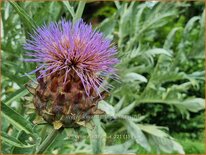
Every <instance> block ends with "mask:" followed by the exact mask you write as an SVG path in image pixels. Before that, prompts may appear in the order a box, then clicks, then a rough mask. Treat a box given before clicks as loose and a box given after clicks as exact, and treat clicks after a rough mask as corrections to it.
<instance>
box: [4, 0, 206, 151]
mask: <svg viewBox="0 0 206 155" xmlns="http://www.w3.org/2000/svg"><path fill="white" fill-rule="evenodd" d="M16 5H17V6H16ZM77 7H78V2H70V3H68V2H18V3H15V4H11V3H8V2H3V3H2V8H1V17H2V19H1V37H2V39H1V55H2V66H1V69H2V81H1V84H2V86H1V87H2V88H1V89H2V96H1V97H2V99H1V100H2V116H3V117H2V123H1V130H2V149H1V151H2V153H9V154H15V153H32V151H33V150H34V148H35V147H36V146H37V145H38V144H39V143H40V142H41V141H42V139H44V138H45V136H46V135H47V134H48V133H49V131H50V129H51V127H50V126H49V125H46V126H47V128H45V124H42V125H35V123H34V122H35V121H36V119H35V118H36V114H35V111H34V109H33V106H32V96H31V95H30V94H29V93H28V91H27V90H26V89H25V86H24V84H25V83H27V82H28V81H29V80H35V78H34V76H33V75H26V76H23V75H24V74H25V73H28V72H30V71H31V70H33V69H34V68H35V64H31V63H29V64H28V63H25V62H22V59H23V58H24V54H25V52H26V51H25V50H23V48H22V44H23V43H24V42H25V39H26V38H27V37H29V36H28V32H31V33H32V31H31V30H32V28H33V24H34V23H35V24H36V25H42V24H43V23H49V22H50V21H58V20H60V19H61V18H65V19H67V20H71V19H72V13H73V12H75V10H76V9H77ZM204 14H205V13H204V2H167V3H163V2H88V3H86V5H85V9H84V11H83V15H82V18H83V19H84V20H85V21H86V22H88V23H90V22H91V23H92V25H93V27H94V28H96V29H97V30H99V31H101V32H103V33H104V35H105V37H107V38H110V39H112V40H113V42H114V44H115V45H116V46H117V48H118V58H119V59H120V63H119V64H118V65H117V68H118V75H119V77H120V80H119V82H116V81H110V82H111V84H112V85H113V86H114V89H112V90H111V95H110V97H109V98H107V100H105V101H102V103H100V104H101V107H100V108H102V109H103V110H105V111H106V113H107V116H108V117H105V118H102V119H101V127H100V128H99V130H98V132H99V133H100V135H104V136H103V137H102V138H101V139H100V142H101V143H102V153H138V154H144V153H145V154H146V153H153V154H154V153H183V152H185V153H187V154H190V153H192V154H204V153H205V144H204V139H205V135H204V129H205V125H204V118H205V117H204V116H205V115H204V107H205V105H204V104H205V102H204V98H205V87H204V85H205V71H204V61H205V56H204V33H205V32H204V25H205V21H204V19H205V17H204ZM90 134H91V133H90ZM131 137H132V138H131ZM172 137H173V138H172ZM95 140H96V139H95V138H93V139H92V138H91V136H88V134H87V130H86V129H85V128H81V129H79V130H78V131H77V130H72V129H65V130H64V132H63V133H62V134H61V135H59V136H58V137H57V139H56V140H55V142H54V143H53V144H52V145H51V146H50V147H49V149H48V150H47V151H46V153H58V154H63V153H91V152H92V150H93V152H94V148H92V147H95V146H92V147H91V146H90V143H91V142H94V143H95ZM183 150H184V151H183Z"/></svg>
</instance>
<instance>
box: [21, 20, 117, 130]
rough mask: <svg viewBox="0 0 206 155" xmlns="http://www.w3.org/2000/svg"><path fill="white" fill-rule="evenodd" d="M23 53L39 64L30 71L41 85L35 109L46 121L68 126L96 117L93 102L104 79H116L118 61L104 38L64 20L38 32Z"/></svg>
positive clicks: (99, 93)
mask: <svg viewBox="0 0 206 155" xmlns="http://www.w3.org/2000/svg"><path fill="white" fill-rule="evenodd" d="M24 48H25V49H26V50H30V51H32V52H29V53H27V55H28V56H30V58H29V59H26V61H28V62H36V63H37V64H38V67H37V68H36V69H35V70H34V71H33V72H31V73H36V75H37V81H38V83H39V85H38V86H37V88H35V93H34V105H35V107H36V109H37V111H38V113H39V114H40V115H42V116H43V118H44V119H45V120H46V121H48V122H51V123H54V122H55V121H58V122H61V123H62V124H63V125H64V126H68V124H70V125H69V126H71V124H73V125H74V124H75V123H77V122H79V121H84V120H85V119H84V118H82V116H86V115H89V116H91V115H94V114H97V113H98V112H99V111H98V109H97V103H98V101H99V100H100V99H101V97H102V96H103V95H102V94H103V92H105V91H106V90H107V89H108V86H109V85H108V84H107V85H106V86H103V85H104V81H105V77H113V76H115V69H114V65H115V64H116V63H117V61H118V60H117V59H116V58H115V54H116V49H115V47H114V46H112V44H111V41H110V40H108V39H105V38H104V37H103V34H102V33H100V32H97V31H94V30H92V26H91V24H90V25H87V24H86V23H84V22H83V21H82V20H79V21H78V22H76V23H75V24H72V23H71V22H70V21H65V20H62V21H61V22H59V23H50V24H49V25H44V26H42V27H39V28H37V29H36V30H35V32H34V34H33V35H31V39H30V40H27V42H26V44H25V45H24ZM70 116H76V117H78V120H76V119H75V120H74V119H71V117H70ZM80 116H81V117H80ZM68 117H69V118H68Z"/></svg>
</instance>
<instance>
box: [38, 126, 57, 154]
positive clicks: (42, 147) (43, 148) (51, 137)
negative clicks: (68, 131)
mask: <svg viewBox="0 0 206 155" xmlns="http://www.w3.org/2000/svg"><path fill="white" fill-rule="evenodd" d="M58 133H60V130H55V129H53V130H52V132H51V133H50V134H49V135H48V136H47V137H46V139H45V140H44V141H43V142H42V143H41V145H40V146H39V147H38V148H37V150H36V154H42V153H44V151H46V150H47V148H49V146H50V145H51V144H52V143H53V141H54V139H55V138H56V137H57V135H58Z"/></svg>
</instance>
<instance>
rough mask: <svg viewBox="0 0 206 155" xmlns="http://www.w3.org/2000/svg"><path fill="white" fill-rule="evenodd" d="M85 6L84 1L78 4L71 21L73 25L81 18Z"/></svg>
mask: <svg viewBox="0 0 206 155" xmlns="http://www.w3.org/2000/svg"><path fill="white" fill-rule="evenodd" d="M85 4H86V1H80V2H79V5H78V8H77V11H76V14H75V17H74V19H73V23H75V22H76V21H77V20H78V19H80V18H81V17H82V13H83V11H84V7H85Z"/></svg>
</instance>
